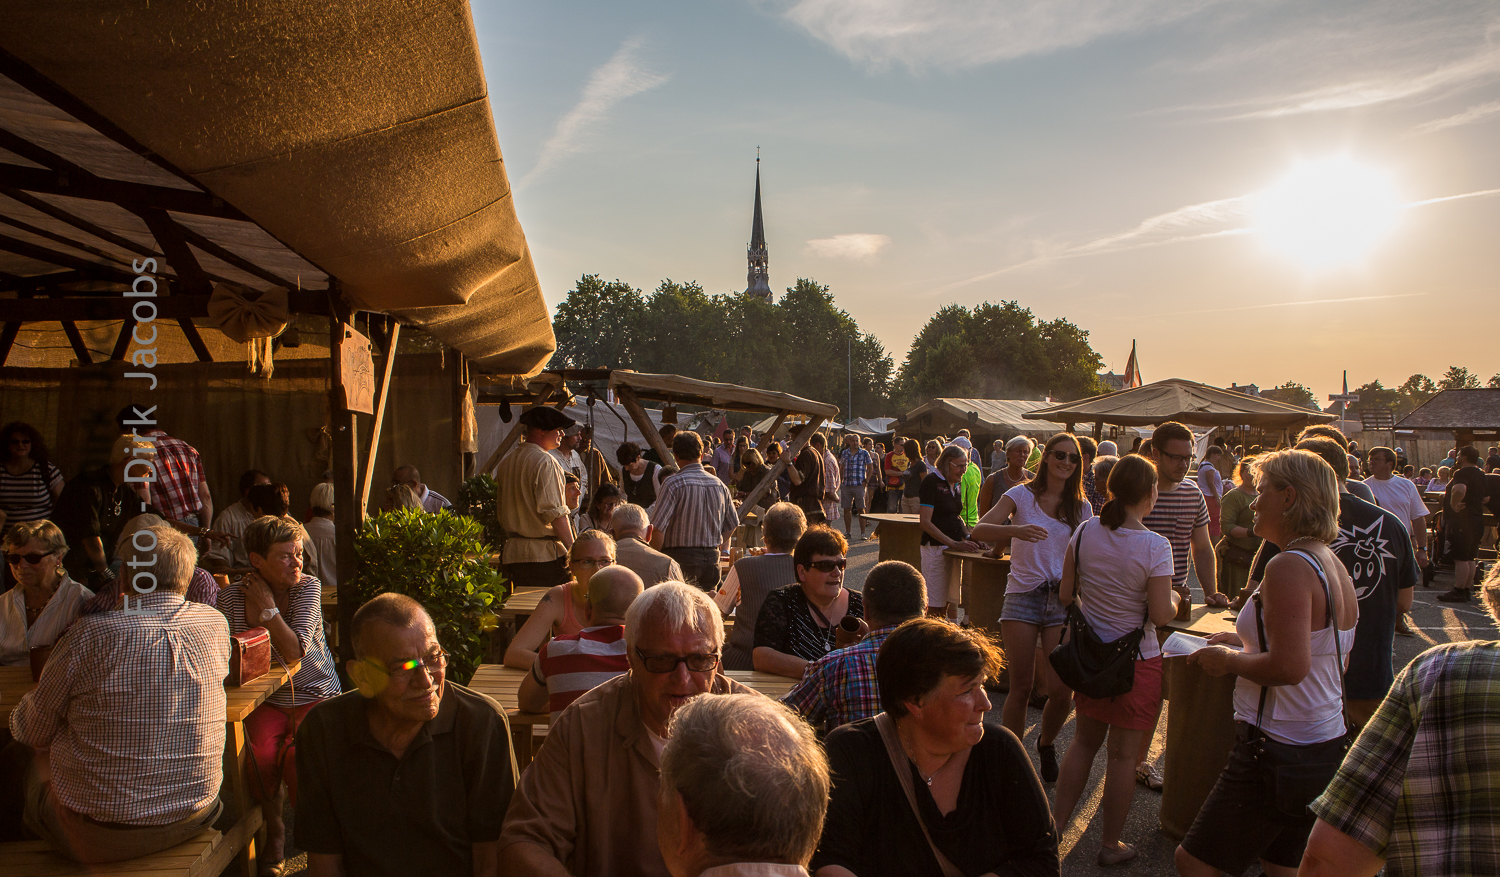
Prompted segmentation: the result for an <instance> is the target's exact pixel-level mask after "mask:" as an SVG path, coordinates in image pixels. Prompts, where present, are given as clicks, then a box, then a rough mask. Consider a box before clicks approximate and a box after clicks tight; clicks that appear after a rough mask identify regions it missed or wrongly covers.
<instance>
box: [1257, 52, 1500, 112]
mask: <svg viewBox="0 0 1500 877" xmlns="http://www.w3.org/2000/svg"><path fill="white" fill-rule="evenodd" d="M1496 74H1500V50H1497V49H1486V50H1484V51H1482V52H1479V53H1477V54H1474V55H1472V56H1470V57H1468V58H1465V59H1463V60H1462V61H1458V62H1456V63H1453V64H1445V65H1442V66H1440V67H1437V68H1435V69H1431V70H1428V71H1426V72H1425V73H1420V74H1414V75H1410V76H1389V77H1374V78H1365V79H1360V80H1356V81H1352V82H1343V83H1338V84H1336V85H1330V86H1326V87H1322V88H1315V89H1311V90H1308V91H1304V92H1300V93H1297V94H1292V95H1288V96H1284V97H1279V98H1272V99H1267V100H1265V101H1264V102H1263V105H1262V106H1260V107H1258V108H1256V109H1251V110H1248V111H1246V112H1242V113H1238V114H1235V115H1231V116H1230V117H1229V118H1230V119H1274V118H1280V117H1284V116H1297V115H1303V114H1305V113H1321V112H1327V111H1330V110H1350V109H1357V108H1359V107H1368V106H1374V105H1376V104H1383V103H1389V102H1391V101H1398V100H1404V99H1406V98H1413V97H1418V96H1421V95H1427V94H1431V93H1434V92H1442V91H1446V90H1449V89H1453V88H1457V87H1460V86H1464V85H1467V84H1469V83H1472V82H1475V81H1477V80H1480V79H1487V78H1490V77H1493V76H1495V75H1496ZM1494 111H1495V110H1491V112H1494ZM1465 121H1467V120H1465ZM1456 124H1462V122H1459V123H1456Z"/></svg>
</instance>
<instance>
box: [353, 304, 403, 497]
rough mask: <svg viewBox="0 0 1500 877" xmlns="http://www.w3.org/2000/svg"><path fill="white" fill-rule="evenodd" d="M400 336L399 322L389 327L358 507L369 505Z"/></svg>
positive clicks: (360, 485)
mask: <svg viewBox="0 0 1500 877" xmlns="http://www.w3.org/2000/svg"><path fill="white" fill-rule="evenodd" d="M400 338H401V324H400V323H396V324H395V325H394V326H392V327H391V344H390V346H389V347H387V348H386V351H385V374H384V375H383V376H382V377H381V378H380V395H379V397H377V398H376V400H375V426H374V427H373V428H371V430H370V452H369V453H368V454H366V455H365V477H364V480H362V481H361V482H360V484H359V507H360V508H362V509H364V508H369V507H370V485H371V484H373V483H374V482H375V453H376V451H378V450H380V427H381V426H383V425H384V424H385V402H386V399H387V398H389V397H390V395H391V372H393V371H395V369H396V342H397V341H398V340H399V339H400Z"/></svg>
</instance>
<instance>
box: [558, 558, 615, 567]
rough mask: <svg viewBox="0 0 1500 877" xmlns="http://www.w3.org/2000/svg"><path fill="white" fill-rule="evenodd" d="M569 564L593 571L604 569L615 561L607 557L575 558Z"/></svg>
mask: <svg viewBox="0 0 1500 877" xmlns="http://www.w3.org/2000/svg"><path fill="white" fill-rule="evenodd" d="M568 562H569V563H571V564H573V565H574V566H587V567H591V568H593V569H603V568H604V567H606V566H611V565H613V564H614V561H613V560H610V559H609V558H607V557H575V558H574V559H572V560H570V561H568Z"/></svg>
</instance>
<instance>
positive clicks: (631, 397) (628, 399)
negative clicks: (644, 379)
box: [615, 387, 676, 466]
mask: <svg viewBox="0 0 1500 877" xmlns="http://www.w3.org/2000/svg"><path fill="white" fill-rule="evenodd" d="M615 394H616V395H617V396H619V397H620V404H621V405H624V406H625V410H626V411H627V412H628V413H629V414H630V419H631V420H633V421H635V428H636V429H638V430H640V431H641V434H642V435H644V436H645V437H646V441H647V442H649V443H650V444H651V447H653V448H655V449H656V453H657V456H659V457H661V462H662V465H663V466H672V465H675V463H676V458H675V457H673V456H672V449H671V448H669V447H667V443H666V441H665V440H663V439H662V437H661V433H660V432H658V431H657V428H656V427H654V426H652V425H651V418H650V417H647V416H646V409H644V408H642V407H641V400H640V399H637V398H636V396H635V390H633V389H631V388H630V387H616V388H615Z"/></svg>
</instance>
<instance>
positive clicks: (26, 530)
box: [4, 519, 68, 557]
mask: <svg viewBox="0 0 1500 877" xmlns="http://www.w3.org/2000/svg"><path fill="white" fill-rule="evenodd" d="M33 539H35V540H37V541H38V542H40V543H42V545H43V546H45V547H46V549H47V550H48V551H55V552H58V557H64V556H66V555H67V553H68V540H67V539H66V538H64V537H63V531H62V530H60V529H59V528H58V526H57V525H56V524H54V523H52V522H51V521H48V520H46V519H43V520H40V521H19V522H17V523H15V524H12V525H11V528H10V532H8V533H6V534H5V541H4V546H5V550H6V551H10V550H12V549H20V548H23V547H25V545H26V543H27V542H30V541H31V540H33Z"/></svg>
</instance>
